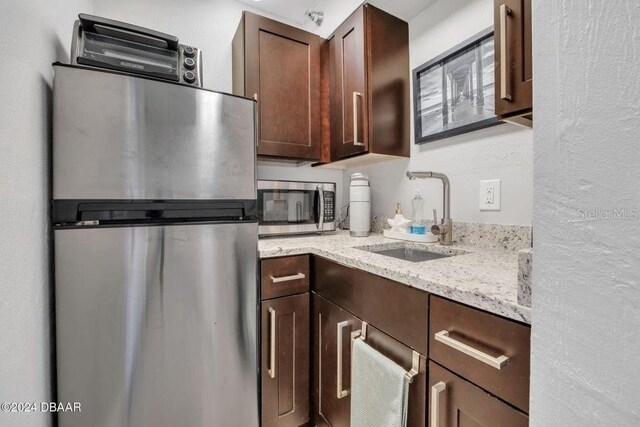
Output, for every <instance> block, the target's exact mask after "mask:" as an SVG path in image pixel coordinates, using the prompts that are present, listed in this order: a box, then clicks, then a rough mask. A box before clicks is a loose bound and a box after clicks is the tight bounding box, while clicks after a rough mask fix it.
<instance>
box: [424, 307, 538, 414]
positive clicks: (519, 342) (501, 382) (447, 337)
mask: <svg viewBox="0 0 640 427" xmlns="http://www.w3.org/2000/svg"><path fill="white" fill-rule="evenodd" d="M429 323H430V324H429V358H430V359H431V360H434V361H436V362H438V363H439V364H441V365H442V366H444V367H445V368H448V369H450V370H452V371H453V372H455V373H456V374H458V375H460V376H462V377H464V378H466V379H468V380H469V381H471V382H473V383H475V384H477V385H478V386H480V387H482V388H484V389H485V390H487V391H489V392H491V393H493V394H495V395H496V396H498V397H500V398H502V399H504V400H506V401H507V402H509V403H511V404H512V405H514V406H516V407H517V408H519V409H521V410H523V411H525V412H527V413H528V412H529V366H530V357H529V349H530V336H531V331H530V328H529V327H527V326H524V325H521V324H519V323H517V322H514V321H511V320H507V319H504V318H502V317H499V316H496V315H493V314H489V313H485V312H483V311H481V310H477V309H474V308H470V307H467V306H464V305H462V304H458V303H454V302H451V301H448V300H446V299H443V298H438V297H435V296H431V298H430V322H429Z"/></svg>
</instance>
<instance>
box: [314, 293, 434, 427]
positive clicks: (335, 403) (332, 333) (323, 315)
mask: <svg viewBox="0 0 640 427" xmlns="http://www.w3.org/2000/svg"><path fill="white" fill-rule="evenodd" d="M311 316H312V337H313V342H312V344H311V348H312V353H313V362H312V363H313V392H312V393H313V396H312V400H313V404H314V421H315V424H316V425H317V426H332V427H344V426H349V425H350V417H351V406H350V405H351V395H350V392H351V333H352V332H354V331H357V330H361V328H362V323H363V321H362V320H361V319H359V318H358V317H356V316H354V315H353V314H351V313H349V312H348V311H346V310H344V309H342V308H340V307H338V306H337V305H334V304H333V303H331V302H329V301H327V300H326V299H324V298H322V297H320V296H318V295H316V294H314V293H312V314H311ZM366 342H367V344H369V345H370V346H372V347H373V348H375V349H376V350H377V351H379V352H380V353H382V354H384V355H385V356H387V357H389V358H390V359H391V360H393V361H395V362H396V363H398V364H399V365H400V366H402V367H404V368H405V369H406V370H407V371H408V370H410V369H411V364H412V356H413V350H412V349H411V348H410V347H408V346H406V345H404V344H402V343H400V342H399V341H397V340H395V339H394V338H392V337H390V336H389V335H387V334H385V333H383V332H382V331H380V330H379V329H376V328H375V327H374V326H372V325H368V327H367V338H366ZM426 364H427V362H426V359H425V358H424V357H423V356H421V357H420V371H419V373H418V375H416V376H415V377H414V378H413V382H412V384H411V386H410V389H409V405H408V406H409V413H408V423H407V425H408V426H410V427H413V426H420V427H424V426H425V424H426V414H425V410H426V399H425V398H426V376H427V369H426ZM372 375H375V373H372Z"/></svg>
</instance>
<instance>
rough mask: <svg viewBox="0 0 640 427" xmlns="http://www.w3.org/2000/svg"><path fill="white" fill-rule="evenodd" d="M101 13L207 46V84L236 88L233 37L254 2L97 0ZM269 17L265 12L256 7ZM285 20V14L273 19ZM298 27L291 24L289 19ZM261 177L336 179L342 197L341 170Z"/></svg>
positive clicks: (278, 168)
mask: <svg viewBox="0 0 640 427" xmlns="http://www.w3.org/2000/svg"><path fill="white" fill-rule="evenodd" d="M93 1H94V5H95V13H96V15H99V16H105V17H108V18H113V19H118V20H122V21H125V22H131V23H134V24H137V25H141V26H143V27H149V28H153V29H156V30H159V31H164V32H167V33H170V34H175V35H177V36H178V37H179V38H180V41H181V42H182V43H185V44H192V45H193V46H197V47H198V48H200V49H202V52H203V53H202V55H203V61H204V62H203V70H204V85H205V87H207V88H209V89H214V90H219V91H223V92H231V83H232V79H231V40H232V39H233V36H234V34H235V32H236V29H237V28H238V23H239V22H240V18H241V16H242V11H243V10H252V9H251V7H250V6H247V5H245V4H241V3H238V2H236V1H233V0H214V1H206V0H190V1H184V2H176V1H175V0H136V1H131V0H93ZM252 11H254V12H256V13H259V14H261V15H265V16H270V15H269V14H268V13H266V12H263V11H257V10H252ZM272 17H273V18H274V19H277V20H279V21H284V19H283V18H281V17H274V16H272ZM287 23H288V24H290V25H294V24H293V23H292V22H287ZM258 178H259V179H285V180H293V179H297V180H306V181H316V180H317V181H331V182H336V183H337V184H338V188H339V189H340V191H339V192H340V194H338V202H340V201H341V200H342V194H341V193H342V191H341V190H342V173H341V172H339V171H327V170H324V171H323V170H320V169H316V168H311V167H310V166H309V165H306V166H300V167H291V166H290V165H288V166H287V165H285V166H282V165H280V164H278V163H273V165H271V166H264V165H260V166H259V167H258Z"/></svg>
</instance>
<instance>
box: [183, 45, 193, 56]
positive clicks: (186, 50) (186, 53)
mask: <svg viewBox="0 0 640 427" xmlns="http://www.w3.org/2000/svg"><path fill="white" fill-rule="evenodd" d="M182 53H183V54H184V56H188V57H190V58H192V57H193V55H195V54H196V50H195V49H194V48H192V47H191V46H185V47H183V48H182Z"/></svg>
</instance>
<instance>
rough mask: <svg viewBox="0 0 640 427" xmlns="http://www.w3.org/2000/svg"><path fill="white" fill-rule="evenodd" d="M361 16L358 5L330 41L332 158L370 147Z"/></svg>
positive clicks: (362, 150) (362, 17) (362, 15)
mask: <svg viewBox="0 0 640 427" xmlns="http://www.w3.org/2000/svg"><path fill="white" fill-rule="evenodd" d="M364 15H365V8H364V7H359V8H358V9H357V10H356V11H355V12H354V13H353V14H351V16H349V18H347V20H346V21H344V22H343V23H342V25H340V26H339V27H338V28H337V29H336V31H335V32H334V34H333V36H332V38H331V39H330V41H329V51H330V53H329V55H330V60H329V61H330V62H329V68H330V75H331V78H332V84H331V95H330V96H331V158H332V160H338V159H343V158H345V157H348V156H351V155H354V154H359V153H364V152H367V151H368V147H369V132H368V129H369V126H368V111H369V107H368V101H369V100H368V94H367V85H366V67H365V64H366V55H365V28H364V22H365V16H364Z"/></svg>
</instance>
